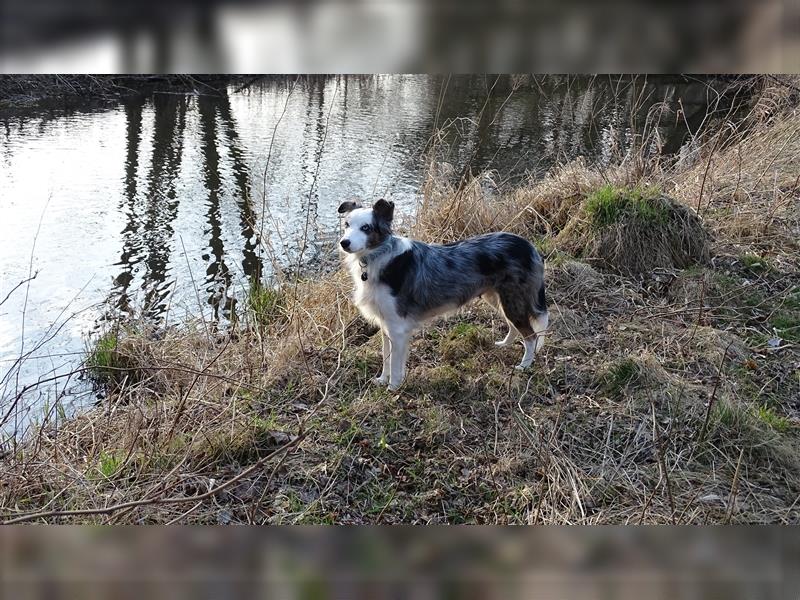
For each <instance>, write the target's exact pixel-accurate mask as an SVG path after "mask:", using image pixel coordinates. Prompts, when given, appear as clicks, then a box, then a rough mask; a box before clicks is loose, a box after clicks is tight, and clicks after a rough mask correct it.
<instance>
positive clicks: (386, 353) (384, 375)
mask: <svg viewBox="0 0 800 600" xmlns="http://www.w3.org/2000/svg"><path fill="white" fill-rule="evenodd" d="M381 337H382V338H383V369H382V370H381V374H380V375H378V376H377V377H376V378H375V379H373V380H372V381H373V383H377V384H378V385H386V384H387V383H389V373H390V372H391V356H392V343H391V341H390V340H389V334H388V333H386V330H385V329H383V328H382V327H381Z"/></svg>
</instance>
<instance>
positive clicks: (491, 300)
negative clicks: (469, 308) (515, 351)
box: [481, 291, 519, 348]
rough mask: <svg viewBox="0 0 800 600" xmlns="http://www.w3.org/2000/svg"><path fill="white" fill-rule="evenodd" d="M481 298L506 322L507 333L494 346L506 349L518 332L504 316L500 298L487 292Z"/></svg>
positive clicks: (494, 293) (495, 293)
mask: <svg viewBox="0 0 800 600" xmlns="http://www.w3.org/2000/svg"><path fill="white" fill-rule="evenodd" d="M481 298H482V299H483V300H484V302H486V303H487V304H489V305H490V306H493V307H494V308H495V309H496V310H497V312H499V313H500V314H501V315H503V318H504V319H505V321H506V325H508V333H507V334H506V337H505V338H503V339H502V340H500V341H499V342H495V343H494V345H495V346H498V347H500V348H506V347H507V346H510V345H511V344H513V343H514V341H515V340H516V339H517V337H518V336H519V332H518V331H517V329H516V327H514V324H513V323H512V322H511V320H510V319H509V318H508V317H507V316H506V313H505V311H504V310H503V306H502V304H501V303H500V296H498V295H497V292H494V291H488V292H484V293H483V294H482V295H481Z"/></svg>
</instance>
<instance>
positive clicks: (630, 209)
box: [585, 185, 667, 229]
mask: <svg viewBox="0 0 800 600" xmlns="http://www.w3.org/2000/svg"><path fill="white" fill-rule="evenodd" d="M658 197H659V191H658V189H657V188H652V187H640V186H637V187H635V188H630V189H627V188H620V187H615V186H612V185H606V186H603V187H601V188H600V189H599V190H597V191H596V192H594V193H593V194H591V195H590V196H589V197H588V198H587V199H586V204H585V210H586V214H587V215H588V216H589V218H590V219H591V222H592V225H593V226H594V227H595V228H597V229H601V228H603V227H608V226H610V225H613V224H615V223H618V222H620V221H621V220H623V219H627V218H634V219H637V220H639V221H642V222H650V223H662V222H664V221H665V220H666V218H667V211H666V210H665V208H664V206H663V205H662V204H661V203H659V202H657V199H658Z"/></svg>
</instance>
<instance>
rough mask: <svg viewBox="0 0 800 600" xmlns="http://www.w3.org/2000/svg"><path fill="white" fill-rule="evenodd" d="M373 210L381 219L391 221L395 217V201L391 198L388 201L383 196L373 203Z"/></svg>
mask: <svg viewBox="0 0 800 600" xmlns="http://www.w3.org/2000/svg"><path fill="white" fill-rule="evenodd" d="M372 212H373V214H374V215H375V216H376V217H378V218H379V219H382V220H384V221H386V222H387V223H391V222H392V219H393V218H394V202H392V201H391V200H389V201H388V202H387V201H386V200H384V199H383V198H381V199H380V200H378V201H377V202H376V203H375V204H373V205H372Z"/></svg>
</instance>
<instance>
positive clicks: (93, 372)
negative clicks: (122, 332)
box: [86, 330, 124, 383]
mask: <svg viewBox="0 0 800 600" xmlns="http://www.w3.org/2000/svg"><path fill="white" fill-rule="evenodd" d="M118 345H119V337H118V335H117V331H116V330H115V331H108V332H106V333H104V334H103V335H101V336H100V337H99V338H98V339H97V342H96V343H95V345H94V348H92V349H91V350H90V351H89V356H88V358H87V359H86V366H87V367H89V374H90V376H91V377H92V378H93V379H94V380H95V381H97V382H101V383H102V382H106V381H108V380H110V379H113V377H114V375H115V374H116V373H115V370H116V369H120V368H122V367H123V366H124V365H123V364H122V360H121V355H120V353H119V352H118V350H117V347H118Z"/></svg>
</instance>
